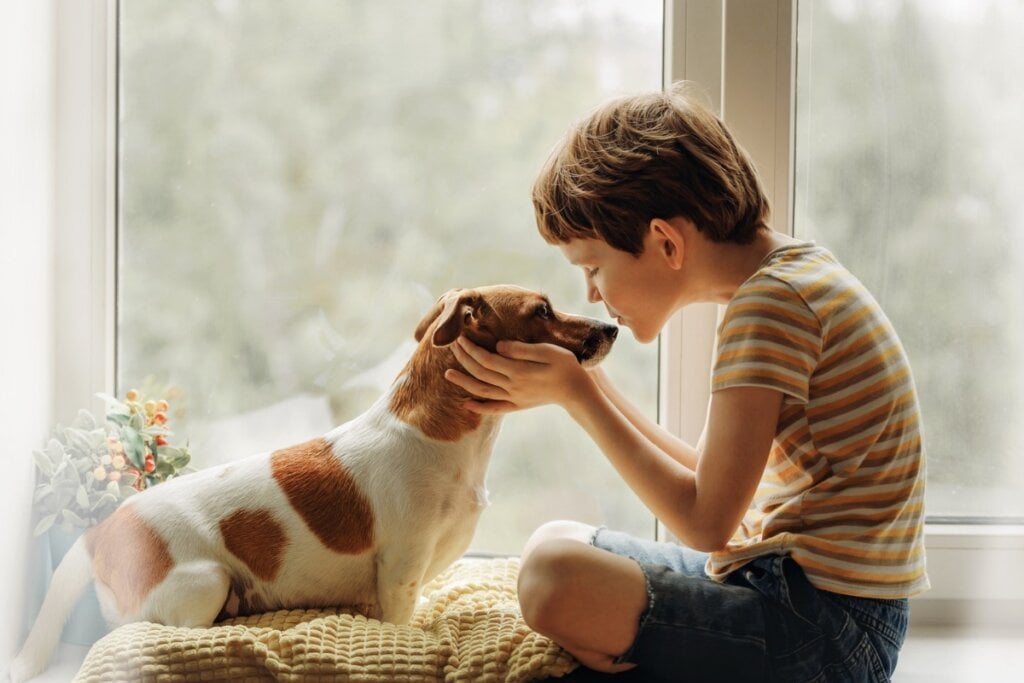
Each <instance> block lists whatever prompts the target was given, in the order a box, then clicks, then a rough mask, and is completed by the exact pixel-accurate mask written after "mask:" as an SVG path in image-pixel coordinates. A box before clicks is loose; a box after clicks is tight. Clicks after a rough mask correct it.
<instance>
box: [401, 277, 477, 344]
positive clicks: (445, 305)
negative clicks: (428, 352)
mask: <svg viewBox="0 0 1024 683" xmlns="http://www.w3.org/2000/svg"><path fill="white" fill-rule="evenodd" d="M478 301H479V297H477V296H475V295H474V294H472V293H471V292H469V291H467V290H464V289H450V290H448V291H447V292H445V293H444V294H442V295H441V297H440V298H439V299H438V300H437V301H436V302H435V303H434V305H433V306H432V307H431V308H430V310H429V311H427V314H426V315H424V316H423V319H422V320H420V324H419V325H417V326H416V341H420V340H422V339H423V336H424V335H425V334H426V333H427V330H429V329H430V326H431V325H433V323H434V321H435V320H436V321H437V326H436V327H435V328H434V336H433V338H432V339H431V341H432V342H433V344H434V346H447V345H448V344H451V343H452V342H453V341H455V340H456V339H457V338H458V336H459V335H460V334H461V333H462V329H463V326H464V325H465V323H467V322H468V321H469V320H470V319H471V318H472V317H473V314H474V305H475V304H476V303H477V302H478Z"/></svg>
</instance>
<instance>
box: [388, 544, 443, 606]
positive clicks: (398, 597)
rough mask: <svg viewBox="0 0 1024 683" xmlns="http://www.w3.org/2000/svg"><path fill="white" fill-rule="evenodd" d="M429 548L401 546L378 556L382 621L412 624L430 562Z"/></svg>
mask: <svg viewBox="0 0 1024 683" xmlns="http://www.w3.org/2000/svg"><path fill="white" fill-rule="evenodd" d="M430 547H431V546H419V545H417V546H413V547H401V546H400V544H399V546H398V547H395V546H392V548H390V549H387V550H383V551H381V552H380V554H378V555H377V599H378V600H379V602H380V610H381V619H382V620H383V621H387V622H390V623H392V624H408V623H409V619H411V618H412V613H413V611H414V610H415V609H416V600H417V598H419V595H420V588H421V587H422V584H423V574H424V572H425V571H426V566H427V563H428V561H429V559H430Z"/></svg>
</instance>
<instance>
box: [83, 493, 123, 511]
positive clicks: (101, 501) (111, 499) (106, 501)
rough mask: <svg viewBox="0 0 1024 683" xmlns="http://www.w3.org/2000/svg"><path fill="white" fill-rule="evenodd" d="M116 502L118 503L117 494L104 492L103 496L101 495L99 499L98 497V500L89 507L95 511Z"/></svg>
mask: <svg viewBox="0 0 1024 683" xmlns="http://www.w3.org/2000/svg"><path fill="white" fill-rule="evenodd" d="M116 504H117V496H116V495H114V494H112V493H104V494H103V495H102V496H100V497H99V498H98V499H96V502H95V503H93V504H92V506H91V507H90V508H89V510H90V511H91V512H95V511H96V510H98V509H100V508H101V507H103V506H105V505H116Z"/></svg>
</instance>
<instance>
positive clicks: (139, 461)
mask: <svg viewBox="0 0 1024 683" xmlns="http://www.w3.org/2000/svg"><path fill="white" fill-rule="evenodd" d="M121 443H122V444H123V445H124V452H125V455H127V456H128V460H130V461H131V463H132V464H133V465H135V466H136V467H138V468H139V469H141V468H143V467H144V466H145V464H146V444H145V442H144V441H143V440H142V437H141V436H140V435H139V433H138V432H137V431H136V430H135V429H134V428H132V427H125V428H124V431H123V433H122V434H121Z"/></svg>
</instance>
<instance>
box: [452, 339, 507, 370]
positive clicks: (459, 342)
mask: <svg viewBox="0 0 1024 683" xmlns="http://www.w3.org/2000/svg"><path fill="white" fill-rule="evenodd" d="M455 345H456V346H457V347H458V348H459V349H461V350H462V351H463V352H464V353H466V354H468V355H469V356H471V357H472V358H473V360H475V361H476V362H477V363H479V364H480V365H481V366H483V367H485V368H487V369H488V370H492V371H494V372H497V373H499V374H500V373H507V372H508V369H509V367H510V366H509V363H508V359H507V358H503V357H502V356H500V355H499V354H497V353H491V352H490V351H488V350H487V349H485V348H482V347H480V346H477V345H476V344H474V343H473V342H472V341H470V340H469V339H466V338H465V337H459V338H458V339H456V340H455Z"/></svg>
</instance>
